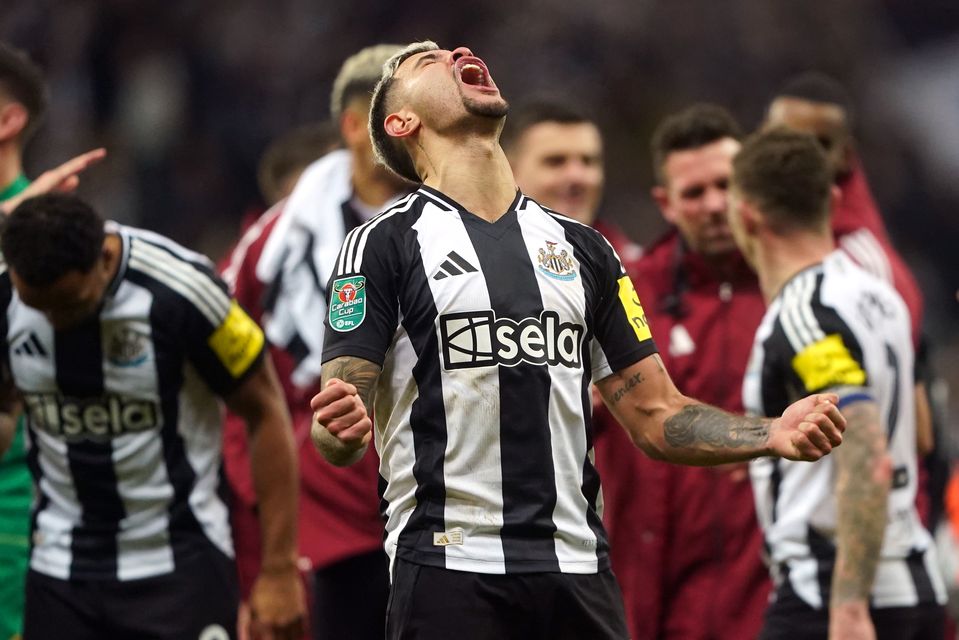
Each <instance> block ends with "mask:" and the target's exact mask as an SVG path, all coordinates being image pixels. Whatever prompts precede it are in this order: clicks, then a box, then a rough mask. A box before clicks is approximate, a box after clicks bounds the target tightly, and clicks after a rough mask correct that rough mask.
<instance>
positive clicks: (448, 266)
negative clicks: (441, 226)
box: [433, 251, 476, 280]
mask: <svg viewBox="0 0 959 640" xmlns="http://www.w3.org/2000/svg"><path fill="white" fill-rule="evenodd" d="M475 271H476V267H474V266H473V265H471V264H470V263H469V262H467V261H466V259H465V258H463V256H461V255H460V254H458V253H456V252H455V251H450V252H449V253H448V254H447V255H446V260H444V261H443V264H441V265H440V266H439V267H437V268H436V271H435V272H434V273H433V279H434V280H442V279H443V278H448V277H450V276H461V275H463V274H465V273H474V272H475Z"/></svg>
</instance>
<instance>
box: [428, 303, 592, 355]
mask: <svg viewBox="0 0 959 640" xmlns="http://www.w3.org/2000/svg"><path fill="white" fill-rule="evenodd" d="M440 335H441V338H442V343H443V360H444V364H445V366H446V368H447V369H469V368H473V367H492V366H495V365H503V366H506V367H515V366H516V365H518V364H519V363H520V362H527V363H529V364H548V365H551V366H552V365H562V366H564V367H569V368H571V369H574V368H578V367H579V366H580V345H581V344H582V342H583V336H584V335H585V329H584V327H583V326H582V325H578V324H574V323H572V322H561V321H560V319H559V314H557V313H556V312H555V311H544V312H543V313H542V314H540V317H539V318H524V319H523V320H521V321H519V322H516V321H515V320H512V319H511V318H500V319H497V318H496V317H495V314H494V313H493V312H492V311H471V312H465V313H448V314H445V315H442V316H440Z"/></svg>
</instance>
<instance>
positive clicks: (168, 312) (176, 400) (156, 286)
mask: <svg viewBox="0 0 959 640" xmlns="http://www.w3.org/2000/svg"><path fill="white" fill-rule="evenodd" d="M128 279H129V280H130V281H131V282H133V283H135V284H138V285H140V286H142V287H144V288H145V289H147V290H149V291H150V293H151V294H153V303H152V305H151V306H150V326H151V327H152V329H153V344H154V347H155V353H156V368H157V387H158V391H159V395H160V407H161V411H162V414H163V428H162V429H161V431H160V438H161V439H162V441H163V464H164V465H165V466H166V470H167V478H168V479H169V482H170V484H171V485H172V487H173V499H172V500H171V501H170V506H169V511H168V513H169V519H170V527H169V531H170V545H171V546H172V548H173V562H174V566H175V567H179V566H182V564H183V562H184V560H185V556H186V555H187V554H189V553H190V552H193V553H195V552H196V545H197V543H201V544H203V543H208V542H209V541H208V540H207V538H206V536H205V534H204V533H203V529H202V527H201V526H200V523H199V522H198V521H197V519H196V517H195V516H194V514H193V510H192V509H191V508H190V503H189V500H190V492H191V491H192V489H193V485H194V483H195V482H196V473H195V472H194V470H193V467H191V466H190V461H189V458H187V455H186V446H185V445H184V442H183V438H182V437H181V436H180V434H179V432H178V430H177V428H178V425H179V422H180V415H179V410H180V394H179V392H180V389H181V388H182V386H183V363H184V359H183V357H182V356H183V350H184V349H185V346H184V345H183V340H184V336H183V335H180V334H179V333H178V332H177V331H176V329H175V327H178V326H182V322H180V320H179V318H178V316H177V314H180V313H184V309H186V307H185V305H184V302H183V301H184V299H183V297H182V296H181V295H180V293H178V292H176V291H174V290H173V289H170V288H168V287H167V286H166V285H165V284H163V283H162V282H160V281H158V280H154V279H153V278H151V277H150V276H148V275H146V274H143V273H140V272H139V271H136V270H131V271H130V273H129V275H128ZM171 328H173V329H172V330H171ZM189 426H190V425H187V428H189ZM211 546H212V545H211Z"/></svg>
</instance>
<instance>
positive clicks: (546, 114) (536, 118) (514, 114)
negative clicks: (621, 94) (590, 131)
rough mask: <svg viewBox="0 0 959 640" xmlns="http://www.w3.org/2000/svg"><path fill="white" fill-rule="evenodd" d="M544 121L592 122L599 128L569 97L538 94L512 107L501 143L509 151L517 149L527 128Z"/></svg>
mask: <svg viewBox="0 0 959 640" xmlns="http://www.w3.org/2000/svg"><path fill="white" fill-rule="evenodd" d="M544 122H555V123H556V124H563V125H576V124H590V125H593V126H595V127H596V128H597V129H598V128H599V127H598V126H597V125H596V122H594V121H593V120H592V119H591V118H590V117H589V116H588V115H587V114H586V112H585V111H584V110H582V109H581V108H580V106H579V105H577V104H575V103H573V102H571V101H570V100H568V99H560V98H558V97H553V96H537V97H535V98H532V99H530V100H528V101H526V102H523V103H522V104H520V106H519V108H517V109H510V114H509V117H508V118H507V119H506V126H505V127H504V128H503V134H502V136H500V143H501V144H502V145H503V148H504V149H506V151H507V152H511V151H513V150H514V149H515V147H516V145H517V143H518V142H519V140H520V138H522V137H523V134H524V133H526V131H527V130H529V129H531V128H533V127H535V126H536V125H538V124H543V123H544Z"/></svg>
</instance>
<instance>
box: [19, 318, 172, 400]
mask: <svg viewBox="0 0 959 640" xmlns="http://www.w3.org/2000/svg"><path fill="white" fill-rule="evenodd" d="M7 319H8V329H7V336H6V344H7V350H8V358H9V363H10V370H11V374H12V376H13V379H14V383H15V384H16V386H17V388H19V389H20V390H21V391H22V392H23V393H24V394H57V395H64V396H99V395H108V394H124V395H131V396H137V397H156V396H157V395H158V392H157V388H158V377H159V376H158V371H157V358H156V342H155V340H154V338H155V336H154V329H153V328H152V326H151V322H150V318H149V316H148V315H143V314H141V313H131V309H130V308H129V307H128V306H127V305H122V304H120V305H117V304H111V305H107V306H106V307H105V308H104V310H103V311H102V313H101V314H100V315H99V316H98V317H96V318H93V319H90V320H88V321H86V322H83V323H81V324H80V325H77V326H75V327H71V328H69V329H65V330H60V331H55V330H54V329H53V327H52V326H51V325H50V324H49V323H48V322H47V320H46V318H45V317H44V316H43V314H41V313H39V312H38V311H36V310H34V309H32V308H30V307H27V306H26V305H24V304H23V303H22V302H20V301H19V300H14V301H13V302H12V304H11V307H10V309H9V310H8V314H7Z"/></svg>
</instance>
